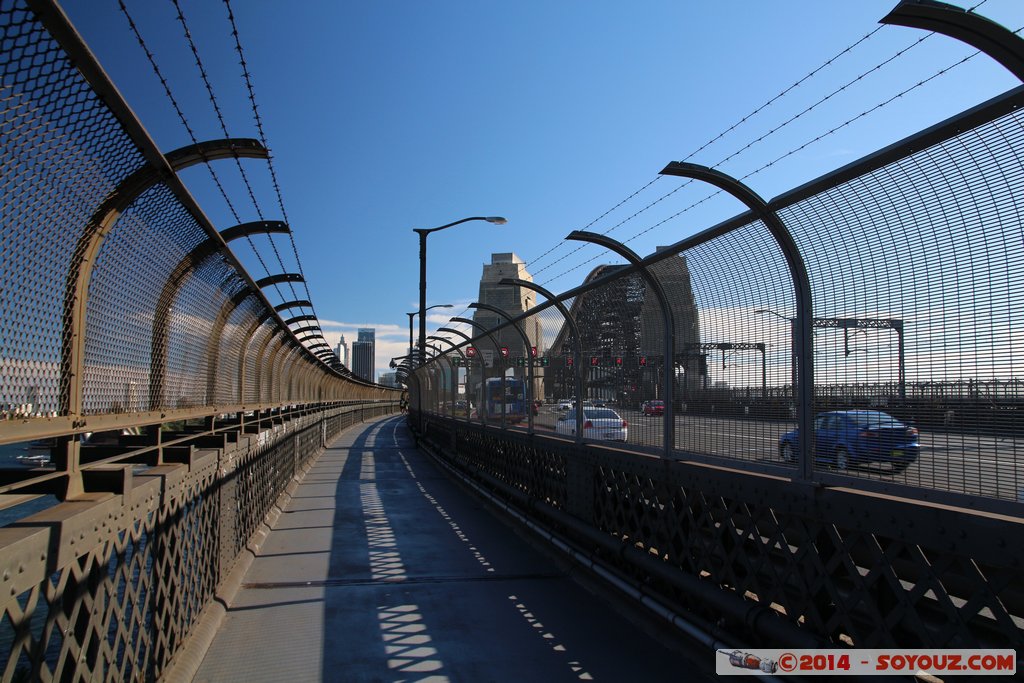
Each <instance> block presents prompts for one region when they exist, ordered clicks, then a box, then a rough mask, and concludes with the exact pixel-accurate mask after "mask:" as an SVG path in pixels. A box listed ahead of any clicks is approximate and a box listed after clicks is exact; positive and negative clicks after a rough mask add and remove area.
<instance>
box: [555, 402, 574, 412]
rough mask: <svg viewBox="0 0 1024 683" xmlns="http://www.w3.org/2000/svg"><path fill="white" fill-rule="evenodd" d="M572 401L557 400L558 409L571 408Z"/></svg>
mask: <svg viewBox="0 0 1024 683" xmlns="http://www.w3.org/2000/svg"><path fill="white" fill-rule="evenodd" d="M571 409H572V401H568V400H562V401H559V402H558V410H571Z"/></svg>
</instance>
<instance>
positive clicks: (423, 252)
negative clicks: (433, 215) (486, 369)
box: [409, 216, 508, 365]
mask: <svg viewBox="0 0 1024 683" xmlns="http://www.w3.org/2000/svg"><path fill="white" fill-rule="evenodd" d="M469 221H487V222H488V223H494V224H495V225H504V224H505V223H507V222H508V221H507V220H505V219H504V218H502V217H501V216H470V217H469V218H463V219H461V220H457V221H454V222H452V223H447V224H445V225H439V226H437V227H436V228H413V232H415V233H416V234H417V235H419V236H420V348H422V347H423V345H424V344H426V343H427V321H426V312H427V235H429V234H430V233H432V232H437V231H438V230H444V229H446V228H450V227H452V226H455V225H458V224H459V223H467V222H469ZM409 320H410V321H411V320H412V318H410V319H409ZM422 363H423V356H422V354H421V355H420V364H421V365H422Z"/></svg>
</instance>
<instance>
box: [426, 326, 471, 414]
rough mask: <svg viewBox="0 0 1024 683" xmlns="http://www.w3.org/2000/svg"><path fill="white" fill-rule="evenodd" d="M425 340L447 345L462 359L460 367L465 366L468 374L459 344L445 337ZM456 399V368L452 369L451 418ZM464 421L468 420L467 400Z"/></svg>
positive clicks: (457, 376)
mask: <svg viewBox="0 0 1024 683" xmlns="http://www.w3.org/2000/svg"><path fill="white" fill-rule="evenodd" d="M427 339H428V340H430V339H433V340H436V341H439V342H444V343H446V344H448V345H449V346H450V347H451V348H452V351H454V352H455V353H457V354H459V357H460V358H462V365H463V366H465V368H466V372H467V373H468V372H469V361H468V360H466V354H464V353H462V348H461V345H460V344H456V343H455V342H453V341H452V340H451V339H448V338H447V337H438V336H437V335H431V336H429V337H427ZM458 398H459V370H458V368H457V367H455V368H452V417H455V404H456V403H457V402H458ZM466 420H469V400H468V398H467V400H466Z"/></svg>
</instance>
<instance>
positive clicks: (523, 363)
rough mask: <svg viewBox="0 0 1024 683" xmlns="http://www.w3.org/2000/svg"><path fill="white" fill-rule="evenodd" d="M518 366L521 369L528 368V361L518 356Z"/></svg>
mask: <svg viewBox="0 0 1024 683" xmlns="http://www.w3.org/2000/svg"><path fill="white" fill-rule="evenodd" d="M516 366H517V367H520V368H523V367H526V359H525V358H522V357H519V356H517V357H516Z"/></svg>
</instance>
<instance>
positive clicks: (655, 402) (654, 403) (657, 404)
mask: <svg viewBox="0 0 1024 683" xmlns="http://www.w3.org/2000/svg"><path fill="white" fill-rule="evenodd" d="M651 405H652V406H660V405H664V403H663V402H662V401H651Z"/></svg>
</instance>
